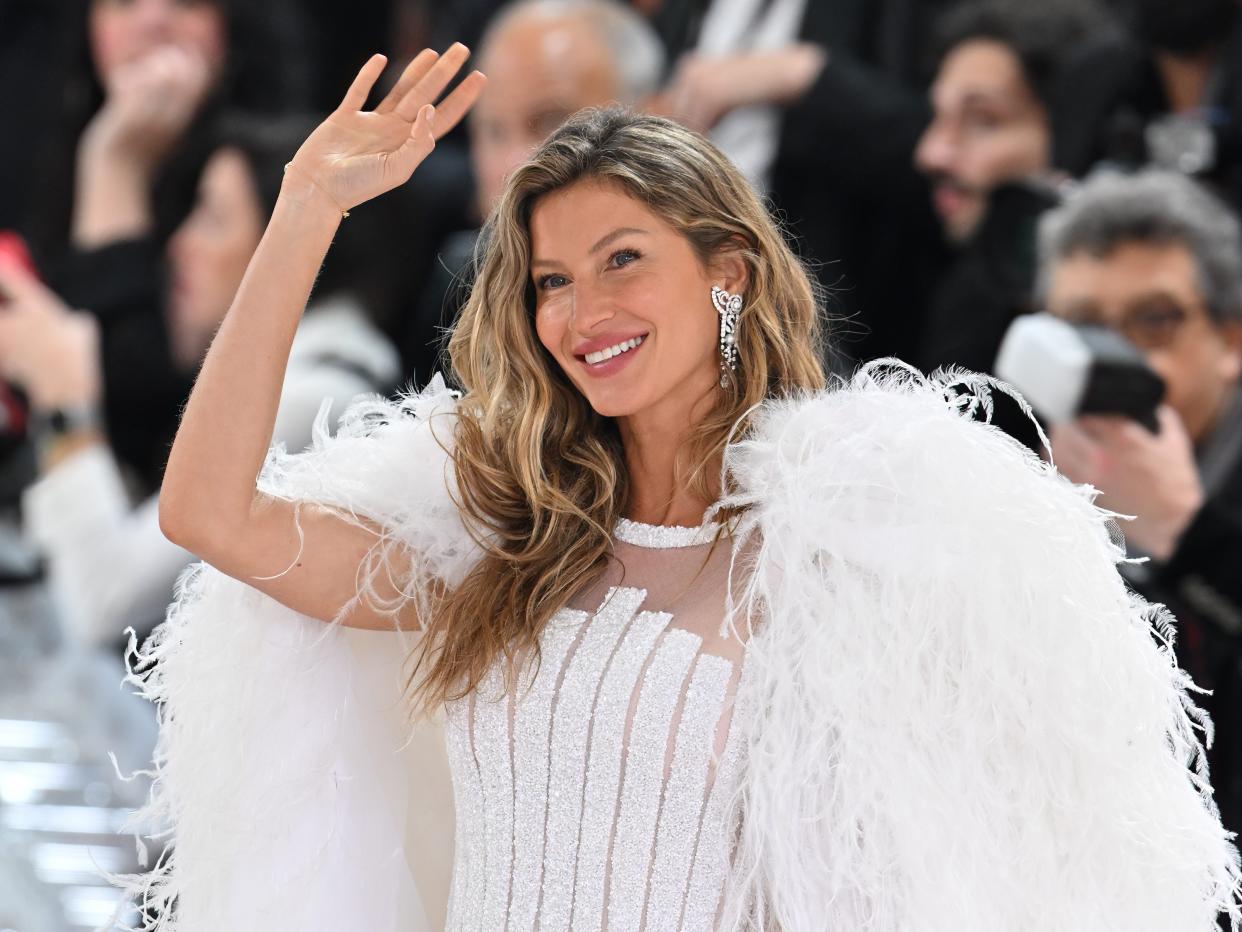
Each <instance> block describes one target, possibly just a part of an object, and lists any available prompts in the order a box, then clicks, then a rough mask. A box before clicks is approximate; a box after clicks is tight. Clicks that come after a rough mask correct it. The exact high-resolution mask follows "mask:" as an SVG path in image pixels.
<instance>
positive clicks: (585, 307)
mask: <svg viewBox="0 0 1242 932" xmlns="http://www.w3.org/2000/svg"><path fill="white" fill-rule="evenodd" d="M615 316H616V307H615V306H614V305H613V302H612V300H611V299H610V298H609V296H608V294H607V292H606V291H605V290H604V289H603V288H601V287H600V286H598V285H596V284H595V283H594V282H585V283H584V282H575V283H574V292H573V301H572V304H571V308H570V323H571V325H572V327H573V329H574V330H576V331H577V332H578V333H582V334H590V333H591V332H593V331H595V330H598V329H600V327H602V326H603V325H604V324H606V323H607V322H608V321H610V320H612V318H613V317H615Z"/></svg>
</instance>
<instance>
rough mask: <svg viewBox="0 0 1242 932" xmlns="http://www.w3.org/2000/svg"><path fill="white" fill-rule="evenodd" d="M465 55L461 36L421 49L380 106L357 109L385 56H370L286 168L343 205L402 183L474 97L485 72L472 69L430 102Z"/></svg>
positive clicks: (346, 207)
mask: <svg viewBox="0 0 1242 932" xmlns="http://www.w3.org/2000/svg"><path fill="white" fill-rule="evenodd" d="M469 56H470V50H469V49H467V48H466V47H465V46H464V45H462V44H461V43H457V44H456V45H454V46H452V47H451V48H450V49H449V50H448V51H447V52H445V53H444V54H443V55H439V54H437V53H436V52H434V51H432V50H430V49H424V50H423V51H422V52H421V53H419V55H418V56H417V57H415V59H414V60H413V61H411V62H410V64H409V65H408V66H407V67H406V69H405V71H404V72H403V73H402V75H401V77H400V79H398V81H397V83H396V84H395V85H394V86H393V88H392V90H391V91H389V93H388V94H387V96H385V97H384V99H383V100H382V101H381V102H380V104H379V106H377V107H376V108H375V109H374V110H371V111H366V110H363V109H362V108H363V107H364V106H365V105H366V101H367V97H368V96H369V95H370V93H371V89H372V88H373V87H374V86H375V82H376V81H377V80H378V79H379V76H380V74H381V73H382V72H383V70H384V65H385V63H386V62H387V59H385V57H384V56H383V55H374V56H372V58H371V60H370V61H368V62H367V63H366V64H365V65H363V66H362V70H361V71H359V72H358V76H357V77H356V78H354V82H353V84H352V85H351V86H350V88H349V91H348V92H347V93H346V94H345V99H344V100H343V101H342V102H341V105H340V106H339V107H338V108H337V109H336V110H335V111H334V112H333V113H332V115H331V116H329V117H328V118H327V119H326V120H325V121H324V122H323V123H321V124H320V125H319V127H318V128H317V129H316V130H315V131H314V132H313V133H311V135H310V136H309V138H307V140H306V142H304V143H303V144H302V147H301V148H300V149H298V152H297V155H295V156H294V158H293V161H292V162H291V163H290V174H291V175H292V176H294V179H295V180H296V179H298V178H303V179H305V181H307V182H309V183H311V184H312V185H313V187H314V188H315V189H316V190H318V191H319V192H321V193H322V194H324V195H326V196H327V197H328V198H330V199H331V200H332V201H333V204H334V206H335V207H336V208H337V209H340V210H343V211H347V210H350V209H351V208H353V207H356V206H357V205H358V204H361V203H363V202H364V201H368V200H370V199H371V198H373V197H377V196H379V195H380V194H383V193H384V192H385V191H390V190H392V189H393V188H395V187H397V186H398V185H401V184H404V183H405V182H406V181H408V180H409V178H410V176H411V175H412V174H413V173H414V169H415V168H417V167H418V165H419V163H420V162H422V160H423V159H425V158H426V157H427V156H428V155H429V154H430V153H431V150H432V149H434V148H435V141H436V140H437V139H439V138H440V137H441V136H443V135H444V134H445V133H447V132H448V131H449V130H451V129H452V128H453V127H454V126H456V125H457V123H458V122H459V121H460V120H461V118H462V117H464V116H465V115H466V113H467V111H469V109H470V108H471V107H472V106H474V102H475V101H476V100H478V97H479V94H480V92H481V91H482V90H483V87H484V85H485V84H486V80H487V79H486V78H484V76H483V74H482V73H481V72H478V71H475V72H472V73H471V74H469V75H468V76H467V77H466V78H465V79H464V80H463V81H462V82H461V83H460V84H459V85H458V86H457V87H456V88H455V89H454V90H453V92H452V93H451V94H449V95H448V96H447V97H445V98H444V100H442V101H441V102H440V103H439V105H438V106H436V105H435V102H436V100H437V99H438V98H439V97H440V95H441V94H443V93H444V89H445V88H446V87H448V85H449V83H450V82H451V81H452V80H453V77H454V76H455V75H456V74H457V73H458V71H460V70H461V67H462V65H464V64H465V62H466V59H467V58H469Z"/></svg>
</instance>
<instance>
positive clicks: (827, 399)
mask: <svg viewBox="0 0 1242 932" xmlns="http://www.w3.org/2000/svg"><path fill="white" fill-rule="evenodd" d="M952 385H956V386H958V388H957V389H952V388H950V386H952ZM989 386H990V383H989V382H988V381H987V380H985V379H983V378H981V377H977V376H966V375H962V374H952V373H951V374H949V375H947V376H944V377H943V378H941V379H931V380H929V379H924V378H923V377H921V376H919V375H918V374H916V373H914V372H912V371H910V370H908V369H905V368H904V367H902V366H899V365H894V364H892V363H890V362H881V363H878V364H873V365H872V366H870V367H868V368H866V369H864V370H862V371H861V372H860V373H859V374H858V375H857V376H855V378H854V379H853V381H852V383H851V384H850V385H849V386H848V388H846V389H844V390H840V391H831V392H828V393H825V394H823V395H820V396H818V397H816V398H814V399H811V400H807V401H791V402H782V403H775V404H770V405H768V406H766V407H765V409H764V411H763V412H762V413H761V419H760V421H759V423H758V424H757V426H756V429H755V431H754V433H753V435H752V439H749V440H747V441H745V442H743V443H739V444H737V445H735V446H733V447H731V448H730V449H729V451H728V454H727V463H726V467H727V468H728V469H729V471H730V472H731V473H732V475H733V477H734V479H735V481H736V482H737V485H738V488H739V492H738V493H737V494H736V495H735V496H733V498H732V499H731V500H729V501H727V502H726V503H725V504H726V505H734V506H737V505H740V506H746V507H747V508H748V509H749V510H748V512H747V514H746V516H745V518H744V519H743V523H742V526H741V527H740V528H739V537H740V538H742V539H745V538H746V537H748V536H752V535H753V536H755V537H756V546H757V548H758V553H757V558H756V560H755V564H754V572H753V574H752V575H751V576H750V578H749V581H748V582H747V584H746V589H745V597H744V598H743V600H742V602H741V604H740V605H739V606H738V614H739V616H740V617H761V618H762V619H763V620H762V622H761V627H759V628H758V629H757V634H756V636H755V638H754V640H753V641H752V643H751V646H750V648H749V651H748V653H749V659H748V665H750V666H751V667H752V669H751V670H750V671H749V675H750V683H749V688H748V691H747V693H746V695H745V697H744V699H745V701H746V703H747V706H746V708H747V711H748V714H749V715H750V716H751V720H750V729H749V735H750V741H749V748H748V751H749V758H748V767H747V770H746V774H745V778H744V785H743V787H742V789H741V791H740V793H739V796H738V799H737V814H738V817H739V819H740V825H741V827H740V836H739V837H740V842H739V847H738V851H737V860H736V865H735V881H734V883H733V884H732V885H731V894H732V896H731V898H730V903H729V904H728V907H729V908H728V916H729V918H730V919H731V920H732V923H731V924H732V925H736V926H738V927H742V928H759V929H761V928H772V927H775V928H779V929H784V930H820V929H822V930H832V932H907V930H919V932H950V930H952V932H974V930H978V932H984V930H987V932H997V930H1005V932H1020V930H1041V932H1048V930H1057V932H1062V930H1063V932H1082V930H1094V932H1102V930H1117V932H1121V930H1125V932H1191V930H1195V932H1214V930H1215V929H1216V928H1217V926H1216V916H1217V912H1218V910H1226V911H1227V912H1228V913H1229V915H1230V916H1231V917H1232V919H1233V921H1234V922H1235V923H1236V922H1237V919H1238V907H1237V900H1236V894H1237V885H1238V867H1237V858H1236V852H1235V851H1234V848H1233V846H1232V845H1231V844H1230V842H1229V839H1228V836H1227V835H1226V834H1225V833H1224V831H1223V830H1222V828H1221V826H1220V823H1219V819H1218V817H1217V814H1216V810H1215V806H1214V804H1213V803H1212V800H1211V796H1210V789H1209V787H1208V784H1207V782H1206V774H1205V773H1204V770H1203V766H1204V765H1203V755H1202V749H1201V747H1200V745H1199V742H1198V740H1197V739H1196V735H1195V733H1194V730H1193V727H1192V722H1193V717H1194V709H1193V706H1192V704H1191V702H1190V699H1189V698H1188V694H1187V689H1188V688H1189V687H1190V686H1191V684H1190V682H1189V680H1188V679H1187V677H1186V676H1185V675H1184V674H1183V673H1182V672H1181V671H1180V670H1178V669H1177V667H1176V665H1175V663H1174V661H1173V658H1172V655H1171V652H1170V650H1169V647H1168V643H1167V637H1168V634H1169V629H1168V622H1169V619H1168V618H1167V616H1165V615H1163V614H1162V612H1161V611H1160V610H1159V609H1157V608H1155V607H1153V606H1149V605H1146V604H1144V603H1142V602H1141V601H1140V600H1139V599H1137V598H1135V597H1133V596H1131V595H1129V594H1128V593H1127V591H1126V589H1125V587H1124V586H1123V584H1122V581H1121V578H1120V576H1119V575H1118V573H1117V571H1116V568H1115V563H1116V562H1117V561H1118V560H1119V559H1121V558H1122V557H1123V556H1124V553H1123V550H1122V548H1121V547H1120V546H1119V545H1118V541H1117V540H1116V539H1114V537H1113V536H1112V535H1110V531H1109V521H1108V518H1109V516H1107V515H1105V514H1103V513H1102V512H1101V511H1099V510H1098V509H1097V508H1096V507H1095V506H1094V505H1093V504H1092V501H1091V500H1092V497H1093V493H1092V491H1091V490H1089V489H1086V488H1082V487H1076V486H1073V485H1071V484H1070V483H1069V482H1067V481H1066V480H1064V479H1063V478H1061V477H1060V476H1059V475H1057V474H1056V473H1055V472H1054V471H1053V470H1052V469H1051V468H1050V467H1047V466H1045V465H1044V464H1043V463H1041V462H1040V461H1039V460H1038V459H1037V458H1036V457H1035V456H1034V455H1033V454H1031V453H1030V452H1029V451H1027V450H1026V449H1025V448H1024V447H1022V446H1020V445H1019V444H1017V443H1016V442H1015V441H1013V440H1011V439H1010V438H1009V437H1007V436H1006V435H1004V434H1002V433H1001V432H1000V431H998V430H995V429H994V428H991V427H989V426H987V425H984V424H981V423H979V422H977V421H976V420H974V419H973V418H972V417H971V413H972V411H973V409H974V408H975V406H976V405H979V404H983V405H987V404H988V402H989V399H988V389H989ZM739 543H740V542H739ZM1153 626H1154V628H1153ZM1153 633H1154V634H1155V635H1156V637H1155V638H1153ZM1162 641H1163V643H1162ZM1188 713H1190V714H1188ZM740 917H748V918H740ZM726 927H728V926H726Z"/></svg>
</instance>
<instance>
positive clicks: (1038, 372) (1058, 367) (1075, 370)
mask: <svg viewBox="0 0 1242 932" xmlns="http://www.w3.org/2000/svg"><path fill="white" fill-rule="evenodd" d="M995 372H996V374H997V376H999V377H1000V378H1001V379H1003V380H1005V381H1006V382H1008V383H1009V384H1010V385H1012V386H1013V387H1014V388H1016V389H1017V390H1018V391H1019V392H1020V393H1021V394H1022V395H1023V397H1025V398H1026V400H1027V401H1028V402H1029V403H1030V405H1031V407H1032V408H1034V409H1035V412H1036V413H1037V414H1039V415H1040V416H1041V417H1043V418H1045V419H1047V420H1049V421H1051V422H1053V423H1059V422H1063V421H1070V420H1073V419H1074V418H1076V417H1078V416H1079V415H1083V414H1103V415H1114V416H1121V417H1128V418H1130V419H1131V420H1133V421H1137V422H1138V423H1140V424H1142V425H1143V426H1144V427H1146V428H1147V429H1148V430H1150V431H1151V432H1152V433H1153V434H1154V433H1157V432H1158V431H1159V426H1158V422H1157V420H1156V409H1157V407H1159V405H1160V402H1161V400H1162V399H1163V398H1164V391H1165V386H1164V380H1163V379H1161V378H1160V376H1158V375H1157V374H1156V373H1155V372H1153V371H1152V369H1151V367H1150V366H1149V365H1148V364H1147V360H1146V359H1145V358H1144V357H1143V354H1142V353H1141V352H1139V350H1138V349H1137V348H1136V347H1135V346H1134V345H1133V344H1132V343H1130V342H1129V341H1128V340H1126V339H1125V337H1123V336H1121V335H1120V334H1119V333H1117V332H1116V331H1114V330H1110V329H1109V328H1107V327H1100V326H1094V325H1090V324H1071V323H1068V322H1066V321H1064V320H1061V319H1060V318H1059V317H1054V316H1053V315H1051V314H1048V313H1040V314H1028V315H1026V316H1024V317H1019V318H1018V319H1017V320H1015V321H1014V322H1013V324H1011V325H1010V327H1009V330H1008V331H1007V332H1006V333H1005V339H1004V341H1003V342H1002V343H1001V348H1000V353H999V354H998V355H997V357H996V368H995Z"/></svg>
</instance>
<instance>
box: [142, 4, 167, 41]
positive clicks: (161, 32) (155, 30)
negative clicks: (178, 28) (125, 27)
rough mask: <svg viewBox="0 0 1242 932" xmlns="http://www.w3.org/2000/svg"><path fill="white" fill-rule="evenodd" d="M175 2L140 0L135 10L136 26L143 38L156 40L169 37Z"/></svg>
mask: <svg viewBox="0 0 1242 932" xmlns="http://www.w3.org/2000/svg"><path fill="white" fill-rule="evenodd" d="M174 6H175V4H174V3H173V2H172V0H139V2H138V4H137V9H136V10H135V11H134V12H135V14H136V15H135V27H136V28H137V29H139V30H141V32H142V35H143V38H145V39H147V40H148V41H152V42H156V41H163V40H165V39H167V38H168V37H169V35H170V33H171V30H172V21H173V14H174V12H175V10H174Z"/></svg>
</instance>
